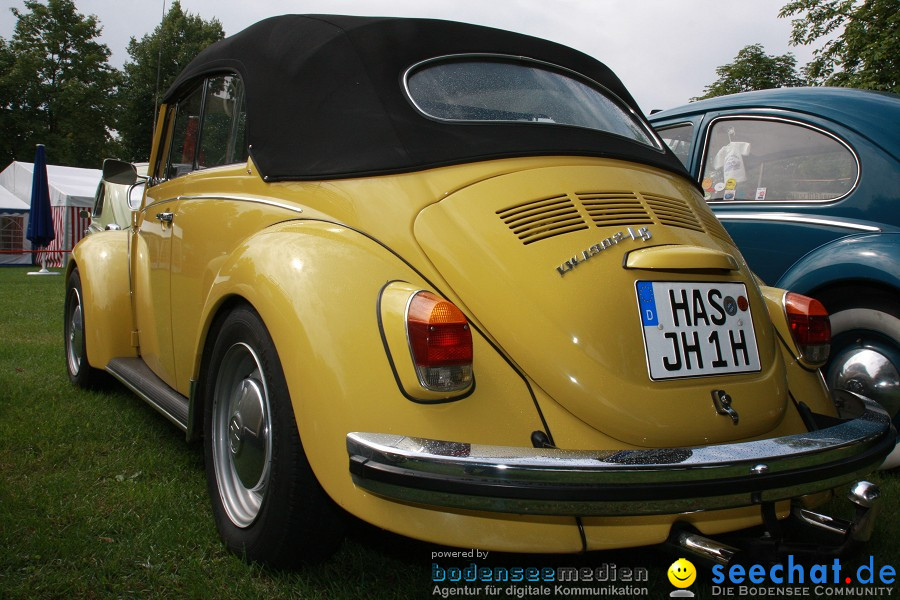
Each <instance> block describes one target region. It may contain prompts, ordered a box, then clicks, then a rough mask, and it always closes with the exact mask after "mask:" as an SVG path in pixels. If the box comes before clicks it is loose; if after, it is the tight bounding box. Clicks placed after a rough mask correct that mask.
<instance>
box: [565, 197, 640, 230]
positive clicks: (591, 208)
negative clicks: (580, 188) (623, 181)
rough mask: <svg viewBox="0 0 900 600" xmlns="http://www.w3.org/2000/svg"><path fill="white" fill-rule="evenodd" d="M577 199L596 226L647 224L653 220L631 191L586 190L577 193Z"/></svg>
mask: <svg viewBox="0 0 900 600" xmlns="http://www.w3.org/2000/svg"><path fill="white" fill-rule="evenodd" d="M578 199H579V200H580V201H581V205H582V206H583V207H584V209H585V210H586V211H587V213H588V214H589V215H590V216H591V220H593V222H594V224H595V225H597V226H598V227H606V226H616V225H618V226H622V225H647V224H650V223H652V222H653V220H652V219H651V218H650V215H648V214H647V210H646V209H645V208H644V205H643V204H641V200H640V198H638V197H637V194H635V193H633V192H587V193H581V194H578Z"/></svg>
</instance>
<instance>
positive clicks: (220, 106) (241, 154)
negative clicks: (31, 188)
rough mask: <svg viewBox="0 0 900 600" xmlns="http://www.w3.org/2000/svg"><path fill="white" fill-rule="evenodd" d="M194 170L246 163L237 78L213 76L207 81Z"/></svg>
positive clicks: (241, 91) (241, 99) (240, 89)
mask: <svg viewBox="0 0 900 600" xmlns="http://www.w3.org/2000/svg"><path fill="white" fill-rule="evenodd" d="M204 104H205V106H204V110H203V127H202V133H201V135H200V152H199V153H198V155H197V167H198V168H200V169H205V168H208V167H217V166H219V165H228V164H232V163H237V162H244V161H246V160H247V150H246V148H247V145H246V141H245V139H244V133H245V131H246V123H247V118H246V114H245V112H244V86H243V83H242V82H241V80H240V79H239V78H238V77H235V76H233V75H226V76H220V77H212V78H210V79H209V80H208V82H207V88H206V100H205V103H204Z"/></svg>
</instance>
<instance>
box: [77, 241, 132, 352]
mask: <svg viewBox="0 0 900 600" xmlns="http://www.w3.org/2000/svg"><path fill="white" fill-rule="evenodd" d="M128 235H129V231H128V230H124V229H123V230H110V231H101V232H97V233H94V234H92V235H89V236H88V237H86V238H84V239H83V240H82V241H81V242H79V243H78V244H77V245H76V246H75V248H74V249H73V250H72V258H71V260H70V261H69V263H68V265H67V266H66V279H67V280H68V277H69V274H70V273H71V272H72V271H73V270H74V269H76V268H77V269H78V271H79V273H80V275H81V288H82V295H83V296H84V298H83V301H82V309H83V310H84V323H85V327H84V336H85V347H86V348H85V349H86V351H87V359H88V362H89V363H90V365H91V366H92V367H94V368H96V369H104V368H106V365H107V363H109V361H110V360H111V359H113V358H117V357H122V356H137V348H136V347H135V346H134V345H133V344H132V330H133V329H134V326H133V323H132V314H131V296H130V284H129V274H128Z"/></svg>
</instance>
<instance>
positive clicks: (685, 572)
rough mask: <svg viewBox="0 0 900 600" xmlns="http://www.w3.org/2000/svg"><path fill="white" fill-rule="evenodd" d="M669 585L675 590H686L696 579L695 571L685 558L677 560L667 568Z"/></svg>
mask: <svg viewBox="0 0 900 600" xmlns="http://www.w3.org/2000/svg"><path fill="white" fill-rule="evenodd" d="M668 575H669V583H671V584H672V585H674V586H675V587H677V588H686V587H688V586H690V585H691V584H692V583H694V580H695V579H697V569H696V568H694V565H693V563H691V561H689V560H688V559H686V558H679V559H678V560H676V561H675V562H673V563H672V565H671V566H670V567H669V571H668Z"/></svg>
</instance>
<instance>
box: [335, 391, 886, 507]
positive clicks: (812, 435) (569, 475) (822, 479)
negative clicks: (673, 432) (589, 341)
mask: <svg viewBox="0 0 900 600" xmlns="http://www.w3.org/2000/svg"><path fill="white" fill-rule="evenodd" d="M835 394H839V395H840V396H841V398H840V399H841V400H842V402H843V403H844V405H845V406H847V405H848V404H853V405H855V406H856V411H855V412H856V414H855V415H854V418H852V419H848V420H844V421H838V420H836V419H830V418H829V417H823V418H822V419H819V421H820V427H821V423H822V422H823V421H828V420H829V419H830V423H828V424H830V426H827V427H823V428H819V429H817V430H815V431H810V432H808V433H800V434H795V435H789V436H784V437H780V438H773V439H766V440H758V441H752V442H741V443H735V444H722V445H716V446H703V447H699V448H665V449H652V450H618V451H615V450H614V451H610V450H597V451H591V450H561V449H556V448H549V449H546V448H526V447H523V448H515V447H505V446H485V445H478V444H467V443H461V442H446V441H438V440H430V439H423V438H415V437H406V436H402V435H391V434H382V433H350V434H348V435H347V452H348V454H349V456H350V473H351V476H352V478H353V481H354V483H355V484H356V485H357V486H359V487H361V488H364V489H366V490H368V491H370V492H372V493H374V494H377V495H379V496H383V497H385V498H388V499H391V500H397V501H401V502H410V503H415V504H423V505H427V506H435V507H447V508H460V509H469V510H477V511H487V512H500V513H516V514H536V515H573V516H588V515H620V516H624V515H649V514H673V513H682V512H693V511H698V510H711V509H719V508H732V507H737V506H748V505H754V504H760V503H763V502H773V501H778V500H785V499H788V498H795V497H798V496H803V495H806V494H812V493H815V492H820V491H824V490H828V489H831V488H834V487H837V486H839V485H842V484H845V483H848V482H851V481H854V480H856V479H858V478H859V477H860V476H862V475H864V474H866V473H868V472H870V471H873V470H875V469H876V468H877V467H878V465H879V464H880V463H881V461H882V460H883V459H884V457H885V455H887V453H888V452H889V451H890V450H891V449H892V448H893V447H894V441H895V436H896V432H895V431H894V429H893V428H892V427H891V420H890V418H889V417H888V415H887V413H885V412H884V410H883V409H881V407H880V406H878V405H877V404H876V403H875V402H872V401H871V400H868V399H866V398H863V397H862V396H858V395H856V394H852V393H851V392H845V391H840V392H835Z"/></svg>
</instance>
